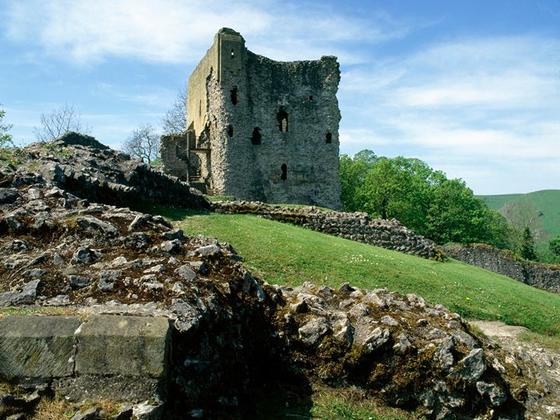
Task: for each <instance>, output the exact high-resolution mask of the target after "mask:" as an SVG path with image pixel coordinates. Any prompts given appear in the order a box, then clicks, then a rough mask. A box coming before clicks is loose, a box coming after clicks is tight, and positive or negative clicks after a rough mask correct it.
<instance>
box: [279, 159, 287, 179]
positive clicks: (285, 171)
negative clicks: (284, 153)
mask: <svg viewBox="0 0 560 420" xmlns="http://www.w3.org/2000/svg"><path fill="white" fill-rule="evenodd" d="M280 169H281V170H282V175H280V179H281V180H282V181H285V180H286V179H288V165H286V164H285V163H283V164H282V166H281V167H280Z"/></svg>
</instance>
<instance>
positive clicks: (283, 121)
mask: <svg viewBox="0 0 560 420" xmlns="http://www.w3.org/2000/svg"><path fill="white" fill-rule="evenodd" d="M276 119H277V120H278V129H279V130H280V131H281V132H282V133H287V132H288V113H287V112H286V110H285V109H284V107H280V111H278V114H276Z"/></svg>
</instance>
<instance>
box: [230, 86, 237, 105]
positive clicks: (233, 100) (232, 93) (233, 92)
mask: <svg viewBox="0 0 560 420" xmlns="http://www.w3.org/2000/svg"><path fill="white" fill-rule="evenodd" d="M230 97H231V103H232V104H234V105H237V86H234V87H233V89H232V90H231V91H230Z"/></svg>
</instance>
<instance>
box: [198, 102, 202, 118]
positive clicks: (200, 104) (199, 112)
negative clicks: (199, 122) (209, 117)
mask: <svg viewBox="0 0 560 420" xmlns="http://www.w3.org/2000/svg"><path fill="white" fill-rule="evenodd" d="M198 116H199V117H201V116H202V99H201V100H200V101H198Z"/></svg>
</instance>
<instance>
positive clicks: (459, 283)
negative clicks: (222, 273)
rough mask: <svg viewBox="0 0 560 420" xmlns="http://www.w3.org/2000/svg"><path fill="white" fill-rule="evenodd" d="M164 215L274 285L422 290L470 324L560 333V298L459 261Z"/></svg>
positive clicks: (244, 222)
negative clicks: (229, 249) (227, 246)
mask: <svg viewBox="0 0 560 420" xmlns="http://www.w3.org/2000/svg"><path fill="white" fill-rule="evenodd" d="M164 215H165V216H167V217H169V218H171V219H175V220H176V224H177V225H179V226H180V227H181V228H183V229H184V230H185V232H186V233H187V234H189V235H193V234H203V235H206V236H212V237H216V238H218V239H219V240H221V241H227V242H229V243H231V244H232V245H233V246H234V248H235V249H236V250H237V251H238V252H239V254H240V255H242V256H243V257H244V259H245V263H246V265H247V266H248V268H250V269H251V270H252V271H253V272H255V273H256V274H258V275H259V276H260V277H261V278H263V279H264V280H266V281H268V282H270V283H278V284H288V285H299V284H302V283H303V282H304V281H312V282H314V283H318V284H327V285H330V286H333V287H337V286H339V285H340V284H341V283H343V282H349V283H351V284H353V285H355V286H358V287H364V288H370V289H371V288H376V287H387V288H388V289H390V290H393V291H397V292H400V293H417V294H419V295H421V296H423V297H424V298H425V299H426V300H427V301H429V302H431V303H434V304H435V303H441V304H444V305H446V306H447V307H449V308H450V309H451V310H453V311H456V312H459V313H460V314H461V315H463V316H465V317H467V318H471V319H487V320H501V321H503V322H505V323H507V324H511V325H523V326H525V327H527V328H529V329H530V330H532V331H534V332H537V333H541V334H548V335H556V336H560V295H558V294H553V293H549V292H545V291H543V290H539V289H535V288H532V287H530V286H527V285H525V284H523V283H520V282H518V281H515V280H512V279H509V278H507V277H504V276H501V275H499V274H495V273H492V272H489V271H486V270H483V269H480V268H477V267H474V266H470V265H467V264H463V263H460V262H457V261H449V262H445V263H439V262H435V261H430V260H426V259H423V258H418V257H414V256H410V255H406V254H402V253H399V252H395V251H390V250H386V249H383V248H378V247H374V246H370V245H366V244H361V243H358V242H353V241H349V240H346V239H342V238H337V237H333V236H329V235H325V234H322V233H318V232H313V231H311V230H307V229H304V228H300V227H297V226H292V225H287V224H282V223H279V222H274V221H270V220H266V219H262V218H259V217H255V216H250V215H224V214H205V215H190V216H186V213H185V212H181V211H177V210H174V211H167V212H164Z"/></svg>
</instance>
